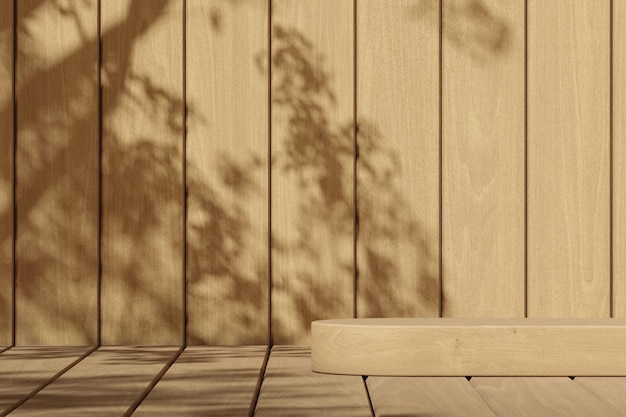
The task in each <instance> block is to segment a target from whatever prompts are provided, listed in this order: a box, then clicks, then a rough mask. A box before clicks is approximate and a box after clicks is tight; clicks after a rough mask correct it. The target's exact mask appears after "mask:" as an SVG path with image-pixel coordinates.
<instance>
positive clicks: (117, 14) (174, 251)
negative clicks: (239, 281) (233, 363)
mask: <svg viewBox="0 0 626 417" xmlns="http://www.w3.org/2000/svg"><path fill="white" fill-rule="evenodd" d="M182 4H183V3H182V2H179V1H172V2H170V1H167V0H159V1H148V0H142V1H132V2H131V1H130V0H116V1H106V2H102V24H103V27H104V28H105V33H104V35H103V46H102V47H103V74H102V79H103V84H104V85H103V101H104V103H103V112H104V114H103V118H104V119H103V120H104V122H103V123H104V125H103V129H104V133H103V162H102V164H103V174H102V194H103V201H102V206H103V207H102V210H103V212H102V343H103V344H180V343H182V342H183V331H184V329H183V317H184V316H183V314H184V313H183V307H182V306H183V302H182V301H183V294H182V291H183V257H184V252H183V251H184V249H183V239H182V238H183V234H184V233H183V232H184V231H183V227H184V225H183V218H184V217H183V205H184V202H183V199H184V196H183V175H182V168H183V163H184V161H183V153H182V149H183V101H182V87H183V73H182V68H183V62H182V60H183V54H182V36H183V28H182V26H183V9H182Z"/></svg>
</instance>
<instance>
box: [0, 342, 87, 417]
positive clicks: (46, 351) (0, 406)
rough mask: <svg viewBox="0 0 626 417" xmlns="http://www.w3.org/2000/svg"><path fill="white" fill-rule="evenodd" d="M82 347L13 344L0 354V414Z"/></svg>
mask: <svg viewBox="0 0 626 417" xmlns="http://www.w3.org/2000/svg"><path fill="white" fill-rule="evenodd" d="M88 351H89V348H82V347H63V348H60V347H14V348H12V349H11V350H9V351H7V352H3V353H2V355H0V415H5V414H4V413H5V412H7V411H8V410H9V409H12V408H14V406H15V405H16V404H17V403H18V402H20V401H22V400H23V399H25V398H26V397H28V396H29V395H30V394H31V393H32V392H33V391H35V390H37V389H39V388H40V387H41V386H42V385H43V384H45V383H47V382H48V381H50V379H51V378H53V377H54V376H55V375H56V374H58V373H59V372H60V371H62V370H63V369H65V368H66V367H68V366H69V365H71V364H72V363H73V362H75V361H77V360H78V359H79V358H80V357H81V356H83V355H85V354H86V353H87V352H88Z"/></svg>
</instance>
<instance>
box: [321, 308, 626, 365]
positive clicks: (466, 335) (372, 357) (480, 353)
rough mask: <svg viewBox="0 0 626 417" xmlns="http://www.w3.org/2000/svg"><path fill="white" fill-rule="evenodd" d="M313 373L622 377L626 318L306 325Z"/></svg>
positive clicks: (356, 321) (625, 360)
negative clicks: (310, 335)
mask: <svg viewBox="0 0 626 417" xmlns="http://www.w3.org/2000/svg"><path fill="white" fill-rule="evenodd" d="M311 339H312V343H311V344H312V346H311V348H312V364H313V370H314V371H317V372H326V373H337V374H349V375H386V376H468V375H469V376H476V375H483V376H496V375H499V376H507V375H519V376H560V375H564V376H568V375H576V376H578V375H614V376H617V375H619V376H625V375H626V357H625V356H624V354H623V350H622V348H621V347H622V346H623V344H624V343H626V319H427V318H425V319H353V320H322V321H316V322H314V323H313V324H312V338H311Z"/></svg>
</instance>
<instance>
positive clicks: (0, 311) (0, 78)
mask: <svg viewBox="0 0 626 417" xmlns="http://www.w3.org/2000/svg"><path fill="white" fill-rule="evenodd" d="M13 133H14V130H13V1H12V0H0V149H2V152H0V288H2V291H0V343H2V344H10V343H12V342H13V334H12V332H13V169H14V164H13Z"/></svg>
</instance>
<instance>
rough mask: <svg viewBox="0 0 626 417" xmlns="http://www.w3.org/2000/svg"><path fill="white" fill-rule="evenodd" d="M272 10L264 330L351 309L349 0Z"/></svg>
mask: <svg viewBox="0 0 626 417" xmlns="http://www.w3.org/2000/svg"><path fill="white" fill-rule="evenodd" d="M272 4H273V6H272V69H271V72H272V91H271V94H272V138H271V141H272V174H271V176H272V179H271V181H272V191H271V202H272V263H273V264H272V273H273V276H272V283H273V287H272V329H273V334H274V341H275V342H276V343H282V344H294V343H300V344H308V343H310V342H309V338H310V325H311V321H312V320H316V319H322V318H330V317H352V316H353V314H354V313H353V310H354V256H353V250H354V249H353V236H354V227H353V224H354V194H353V188H354V186H353V185H354V177H353V164H354V151H353V150H354V134H353V131H354V120H353V119H354V116H353V112H354V87H353V75H354V74H353V71H354V65H353V61H354V58H353V57H354V50H353V49H354V48H353V41H354V39H353V37H354V27H353V26H354V25H353V22H354V14H353V13H354V10H353V1H352V0H311V1H306V2H302V1H298V0H276V1H274V2H273V3H272Z"/></svg>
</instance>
